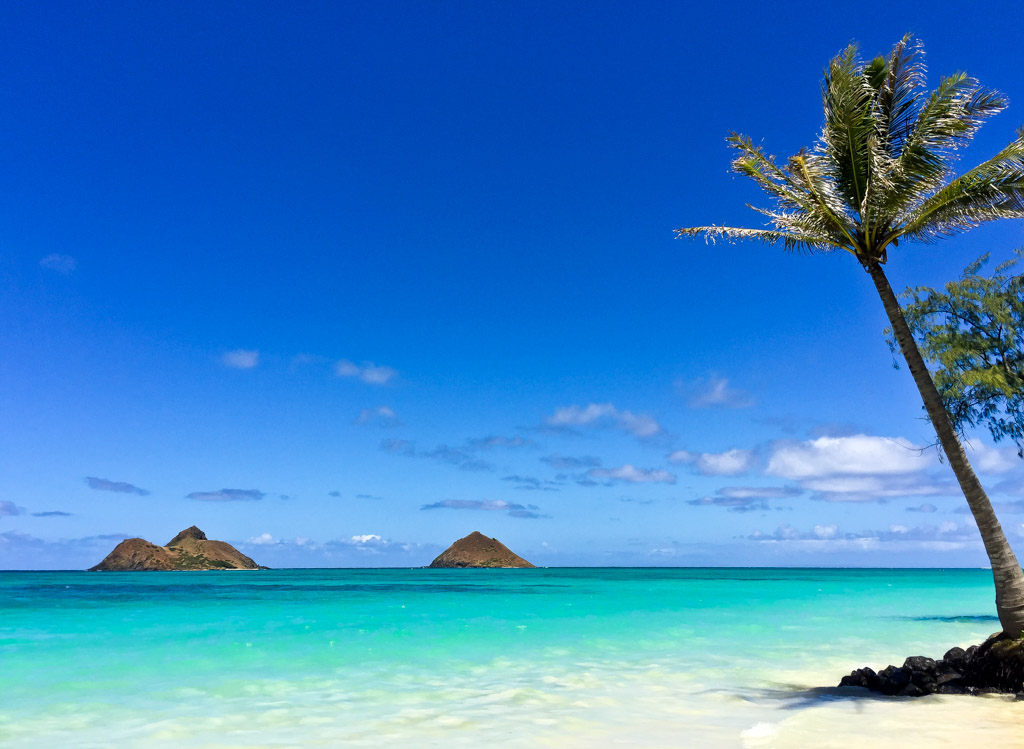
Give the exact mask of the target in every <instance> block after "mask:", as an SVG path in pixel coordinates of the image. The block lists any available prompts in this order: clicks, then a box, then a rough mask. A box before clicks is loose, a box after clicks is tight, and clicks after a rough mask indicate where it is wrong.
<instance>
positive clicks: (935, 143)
mask: <svg viewBox="0 0 1024 749" xmlns="http://www.w3.org/2000/svg"><path fill="white" fill-rule="evenodd" d="M1005 107H1006V100H1005V99H1004V98H1003V97H1002V95H1001V94H999V93H998V92H997V91H993V90H990V89H984V88H982V87H981V86H980V85H979V83H978V82H977V81H976V80H975V79H973V78H971V77H970V76H968V75H966V74H965V73H956V74H955V75H952V76H950V77H948V78H943V79H942V81H941V82H940V83H939V87H938V88H937V89H936V90H935V91H934V92H933V93H932V95H931V96H930V97H928V99H927V100H926V101H925V102H924V103H923V105H922V107H921V111H920V113H919V114H918V116H917V118H916V120H915V121H914V122H913V123H912V126H911V132H910V134H909V136H908V137H907V139H906V142H905V143H904V145H903V148H902V151H901V153H900V157H899V160H898V162H897V164H896V168H895V170H894V175H893V183H894V187H893V189H892V190H891V191H890V194H889V196H888V200H887V206H888V207H890V208H891V209H893V210H899V209H901V208H902V209H904V210H905V209H909V210H911V211H912V210H914V208H915V207H916V205H917V204H919V203H920V202H922V201H923V200H924V199H925V197H926V196H927V195H928V194H929V193H931V192H933V191H935V190H938V189H939V188H941V187H942V185H943V183H945V182H946V181H947V180H948V179H949V177H950V175H951V174H952V168H953V163H954V160H955V157H956V155H957V152H958V151H959V150H960V149H962V148H963V147H964V146H966V145H967V144H968V143H969V142H970V141H971V139H972V138H973V137H974V134H975V133H976V132H977V131H978V128H979V127H980V126H981V124H982V123H983V122H984V120H985V119H987V118H988V117H991V116H992V115H993V114H996V113H998V112H1000V111H1002V110H1003V109H1004V108H1005Z"/></svg>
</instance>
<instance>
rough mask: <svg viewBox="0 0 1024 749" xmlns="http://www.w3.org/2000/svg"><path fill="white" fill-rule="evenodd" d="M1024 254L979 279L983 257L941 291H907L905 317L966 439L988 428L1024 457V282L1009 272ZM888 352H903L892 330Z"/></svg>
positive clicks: (888, 332)
mask: <svg viewBox="0 0 1024 749" xmlns="http://www.w3.org/2000/svg"><path fill="white" fill-rule="evenodd" d="M1022 256H1024V252H1022V251H1021V250H1017V252H1016V257H1014V258H1012V259H1011V260H1008V261H1006V262H1005V263H1002V264H1001V265H999V266H997V267H996V268H995V269H994V270H993V272H992V275H990V276H983V275H981V274H980V273H979V271H980V269H981V268H982V267H983V265H984V264H985V263H986V262H987V261H988V257H989V256H988V255H987V254H986V255H984V256H982V257H981V258H979V259H978V260H976V261H975V262H973V263H971V264H970V265H968V266H967V268H965V269H964V272H963V275H962V276H961V277H960V279H959V280H956V281H950V282H949V283H947V284H946V285H945V287H944V288H943V289H941V290H936V289H933V288H929V287H927V286H918V287H915V288H912V289H907V290H906V291H905V292H904V293H903V295H902V296H903V298H904V299H906V300H907V304H906V305H905V306H904V308H903V313H904V315H905V316H906V318H907V324H908V325H909V326H910V329H911V331H912V332H913V334H914V340H915V341H916V342H917V346H918V348H919V349H920V350H921V355H922V356H923V357H924V359H925V362H927V364H928V368H929V369H930V370H931V373H932V379H933V380H934V381H935V387H936V388H938V391H939V395H940V396H942V402H943V404H944V405H945V407H946V411H948V412H949V415H950V418H951V419H952V421H953V426H955V427H956V428H957V431H959V432H960V433H961V434H963V433H964V431H965V430H966V429H967V428H970V427H979V426H984V427H986V428H987V429H988V430H989V432H990V433H991V434H992V438H993V439H994V440H995V441H997V442H998V441H1000V440H1002V439H1009V440H1012V441H1013V442H1014V443H1015V444H1016V445H1017V454H1018V455H1020V456H1021V457H1024V275H1014V274H1013V273H1012V272H1011V271H1012V270H1013V269H1014V268H1015V267H1016V266H1017V264H1018V263H1019V262H1020V260H1021V257H1022ZM886 333H887V334H888V335H889V345H890V346H891V347H892V348H893V350H894V351H898V350H899V347H898V345H897V343H896V341H895V339H894V338H892V331H891V329H890V330H887V331H886Z"/></svg>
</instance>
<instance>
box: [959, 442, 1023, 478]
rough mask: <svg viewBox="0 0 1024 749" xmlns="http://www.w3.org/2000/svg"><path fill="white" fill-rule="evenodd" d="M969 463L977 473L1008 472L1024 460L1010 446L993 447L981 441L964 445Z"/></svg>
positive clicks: (1018, 466)
mask: <svg viewBox="0 0 1024 749" xmlns="http://www.w3.org/2000/svg"><path fill="white" fill-rule="evenodd" d="M964 449H965V450H966V452H967V457H968V459H969V460H970V461H971V465H973V466H974V468H975V469H977V470H978V472H979V473H1009V472H1010V471H1012V470H1014V469H1016V468H1020V467H1021V466H1022V465H1024V461H1022V460H1021V459H1020V457H1018V455H1017V451H1016V450H1015V449H1014V448H1012V447H993V446H990V445H986V444H984V443H983V442H975V443H973V444H967V445H964Z"/></svg>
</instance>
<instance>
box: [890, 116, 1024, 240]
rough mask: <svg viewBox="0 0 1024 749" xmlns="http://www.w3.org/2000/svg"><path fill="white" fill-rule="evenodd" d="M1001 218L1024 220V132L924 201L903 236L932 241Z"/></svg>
mask: <svg viewBox="0 0 1024 749" xmlns="http://www.w3.org/2000/svg"><path fill="white" fill-rule="evenodd" d="M1000 218H1024V129H1022V130H1020V131H1018V134H1017V138H1016V139H1015V140H1013V141H1012V142H1011V143H1010V144H1009V145H1007V146H1006V147H1005V148H1004V149H1003V150H1001V151H1000V152H999V153H997V154H996V155H995V156H993V157H992V158H991V159H988V160H987V161H985V162H983V163H981V164H979V165H978V166H976V167H974V168H973V169H971V170H969V171H968V172H965V173H964V174H963V175H962V176H960V177H958V178H957V179H955V180H953V181H952V182H950V183H949V184H948V185H946V186H945V187H943V188H942V189H940V190H938V191H937V192H935V193H934V194H933V195H931V196H930V197H928V198H927V199H926V200H924V201H923V202H922V203H921V204H920V206H918V207H917V210H916V211H914V214H913V216H912V217H911V218H910V220H908V221H907V222H906V224H905V225H904V226H903V228H902V230H900V232H899V235H900V236H907V237H910V238H913V239H920V240H928V239H932V238H935V237H938V236H948V235H952V234H957V233H959V232H962V231H965V230H967V229H970V228H973V227H976V226H978V225H980V224H982V223H985V222H987V221H994V220H996V219H1000Z"/></svg>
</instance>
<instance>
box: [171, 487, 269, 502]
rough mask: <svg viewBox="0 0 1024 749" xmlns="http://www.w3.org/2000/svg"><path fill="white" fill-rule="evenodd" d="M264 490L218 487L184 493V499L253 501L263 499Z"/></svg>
mask: <svg viewBox="0 0 1024 749" xmlns="http://www.w3.org/2000/svg"><path fill="white" fill-rule="evenodd" d="M265 496H267V495H266V492H261V491H260V490H259V489H218V490H217V491H209V492H192V493H191V494H186V495H185V498H186V499H195V500H198V501H199V502H255V501H258V500H260V499H263V498H264V497H265Z"/></svg>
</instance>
